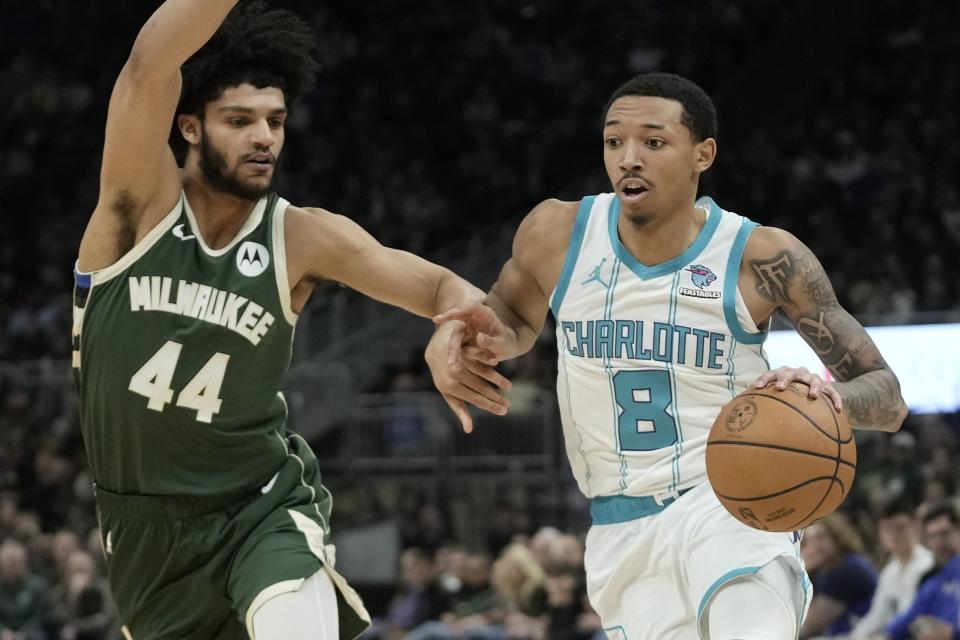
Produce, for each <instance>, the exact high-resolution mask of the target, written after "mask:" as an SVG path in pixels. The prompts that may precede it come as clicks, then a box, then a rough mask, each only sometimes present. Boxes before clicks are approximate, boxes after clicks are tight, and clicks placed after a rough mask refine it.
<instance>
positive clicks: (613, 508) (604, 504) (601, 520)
mask: <svg viewBox="0 0 960 640" xmlns="http://www.w3.org/2000/svg"><path fill="white" fill-rule="evenodd" d="M692 488H693V487H690V488H688V489H681V490H680V491H672V492H669V493H662V494H657V495H655V496H597V497H596V498H593V499H592V500H591V501H590V517H591V518H592V519H593V524H616V523H618V522H629V521H630V520H639V519H640V518H646V517H647V516H652V515H654V514H657V513H660V512H661V511H663V510H664V509H666V508H667V507H668V506H670V505H671V504H672V503H673V502H675V501H676V500H677V498H679V497H680V496H682V495H683V494H685V493H686V492H687V491H690V489H692Z"/></svg>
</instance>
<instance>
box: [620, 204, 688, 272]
mask: <svg viewBox="0 0 960 640" xmlns="http://www.w3.org/2000/svg"><path fill="white" fill-rule="evenodd" d="M706 219H707V217H706V215H705V214H704V212H703V210H702V209H700V208H698V207H696V206H694V205H693V204H692V203H690V204H684V205H683V206H682V207H679V208H678V209H676V210H674V211H669V212H663V213H659V214H657V215H655V216H651V217H650V218H649V219H647V221H646V222H644V223H643V224H636V223H634V222H632V221H631V220H630V217H629V215H628V214H626V213H624V212H621V214H620V218H619V220H617V233H618V234H619V236H620V242H621V243H622V244H623V246H624V247H625V248H626V249H627V251H629V252H630V254H631V255H632V256H633V257H634V258H636V259H637V260H639V261H640V262H641V263H643V264H644V265H647V266H654V265H658V264H660V263H663V262H666V261H667V260H670V259H672V258H675V257H677V256H679V255H680V254H681V253H683V252H684V251H686V249H687V248H688V247H689V246H690V245H691V244H692V243H693V241H694V239H695V238H696V237H697V234H698V233H700V230H701V229H703V225H704V224H705V223H706Z"/></svg>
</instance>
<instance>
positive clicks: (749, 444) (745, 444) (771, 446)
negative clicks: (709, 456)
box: [707, 440, 857, 473]
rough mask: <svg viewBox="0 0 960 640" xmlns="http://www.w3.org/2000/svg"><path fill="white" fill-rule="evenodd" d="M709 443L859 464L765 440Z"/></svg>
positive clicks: (851, 465) (852, 466)
mask: <svg viewBox="0 0 960 640" xmlns="http://www.w3.org/2000/svg"><path fill="white" fill-rule="evenodd" d="M707 444H708V445H713V444H732V445H738V446H741V447H760V448H763V449H779V450H780V451H789V452H791V453H802V454H804V455H808V456H814V457H816V458H822V459H824V460H832V461H833V462H836V463H839V464H838V465H837V469H839V468H840V467H839V465H840V464H845V465H847V466H848V467H851V468H853V469H856V468H857V465H855V464H853V463H852V462H847V461H846V460H844V459H843V458H841V457H839V456H831V455H828V454H826V453H818V452H816V451H809V450H807V449H796V448H794V447H786V446H784V445H782V444H766V443H763V442H744V441H743V440H709V441H708V442H707ZM834 473H836V471H834Z"/></svg>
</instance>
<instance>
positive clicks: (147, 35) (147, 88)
mask: <svg viewBox="0 0 960 640" xmlns="http://www.w3.org/2000/svg"><path fill="white" fill-rule="evenodd" d="M236 3H237V0H167V2H165V3H163V5H161V6H160V8H159V9H157V10H156V12H154V14H153V15H152V16H151V17H150V19H149V20H148V21H147V23H146V24H145V25H144V26H143V28H142V29H141V30H140V33H139V35H138V36H137V39H136V41H135V42H134V45H133V48H132V49H131V51H130V57H129V58H128V60H127V62H126V64H125V65H124V66H123V69H122V70H121V71H120V75H119V77H118V78H117V82H116V84H115V85H114V89H113V94H112V95H111V97H110V106H109V110H108V113H107V126H106V133H105V138H104V149H103V164H102V167H101V172H100V197H99V200H98V202H97V207H96V209H95V211H94V214H93V217H92V218H91V221H90V224H89V225H88V227H87V230H86V233H85V234H84V237H83V241H82V242H81V245H80V260H79V266H80V269H81V270H84V271H92V270H96V269H100V268H103V267H105V266H108V265H110V264H112V263H113V262H114V261H116V259H117V258H119V257H120V256H121V255H123V254H124V253H125V252H126V251H128V250H129V249H130V248H131V247H132V245H133V244H134V242H135V240H136V239H137V236H138V235H142V231H143V229H142V227H143V226H145V225H144V224H141V221H142V218H143V217H144V215H147V216H148V217H151V218H157V219H159V217H160V216H162V215H163V214H165V213H167V210H168V209H169V207H171V206H172V205H173V204H174V203H175V201H176V198H177V197H178V196H179V193H180V178H179V173H178V168H177V164H176V162H175V160H174V157H173V153H172V151H171V150H170V147H169V145H168V143H167V142H168V138H169V135H170V127H171V124H172V122H173V116H174V113H175V111H176V107H177V102H178V100H179V97H180V86H181V77H180V66H181V65H182V64H183V63H184V62H186V61H187V59H188V58H189V57H190V56H191V55H193V54H194V53H195V52H196V51H197V50H198V49H200V47H202V46H203V45H204V43H206V42H207V40H209V39H210V38H211V36H213V34H214V33H215V32H216V30H217V28H218V27H219V26H220V24H221V23H222V22H223V20H224V18H225V17H226V15H227V14H228V13H229V12H230V10H231V9H232V8H233V6H234V5H235V4H236ZM142 222H144V223H149V222H150V220H143V221H142ZM154 222H155V220H154ZM149 226H152V225H149Z"/></svg>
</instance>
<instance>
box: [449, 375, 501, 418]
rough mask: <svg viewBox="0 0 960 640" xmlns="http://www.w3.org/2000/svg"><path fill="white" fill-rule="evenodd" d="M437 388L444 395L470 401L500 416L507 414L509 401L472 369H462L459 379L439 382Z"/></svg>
mask: <svg viewBox="0 0 960 640" xmlns="http://www.w3.org/2000/svg"><path fill="white" fill-rule="evenodd" d="M437 388H438V389H440V390H441V392H442V393H443V394H444V395H450V396H453V397H455V398H458V399H459V400H462V401H464V402H469V403H470V404H472V405H473V406H475V407H477V408H478V409H483V410H484V411H488V412H490V413H493V414H495V415H498V416H503V415H506V414H507V407H508V406H509V403H508V402H507V400H506V398H504V397H503V396H501V395H500V394H499V393H498V392H497V390H496V389H495V388H494V387H493V386H491V385H490V384H489V383H487V382H486V381H485V380H484V379H483V378H481V377H479V376H478V375H476V374H474V373H472V372H470V371H462V372H461V373H460V374H459V375H458V376H457V379H454V380H452V381H448V382H446V383H438V384H437Z"/></svg>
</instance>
